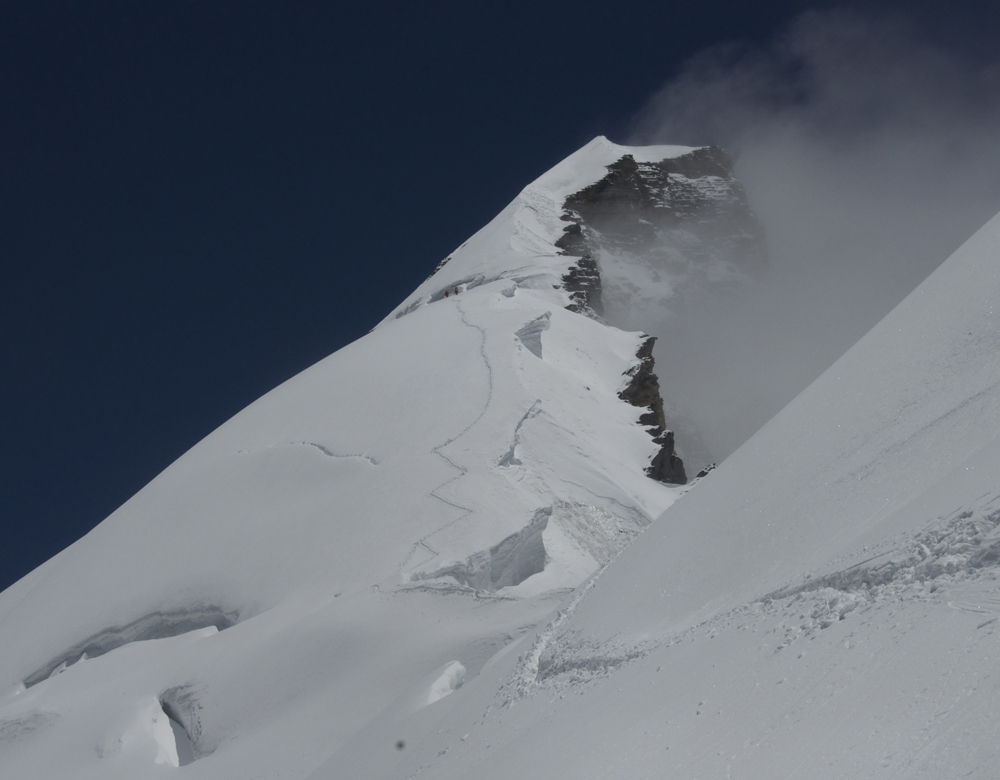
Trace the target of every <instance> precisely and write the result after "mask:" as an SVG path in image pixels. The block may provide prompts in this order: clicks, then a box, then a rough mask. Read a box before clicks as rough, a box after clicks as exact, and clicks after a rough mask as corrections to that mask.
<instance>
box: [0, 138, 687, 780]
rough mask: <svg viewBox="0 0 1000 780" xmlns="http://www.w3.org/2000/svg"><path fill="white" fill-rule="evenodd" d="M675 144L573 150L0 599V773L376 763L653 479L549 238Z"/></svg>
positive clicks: (594, 555) (624, 520)
mask: <svg viewBox="0 0 1000 780" xmlns="http://www.w3.org/2000/svg"><path fill="white" fill-rule="evenodd" d="M688 151H689V150H687V149H683V148H679V147H678V148H675V147H654V148H649V149H631V150H629V149H625V148H623V147H617V146H615V145H614V144H610V143H609V142H608V141H606V140H605V139H597V140H596V141H594V142H593V143H591V144H590V145H588V146H587V147H585V148H584V149H582V150H581V151H580V152H578V153H577V154H575V155H573V156H572V157H571V158H569V159H568V160H567V161H566V162H564V163H563V164H561V165H559V166H557V167H556V168H555V169H553V171H550V172H549V173H548V174H546V175H545V176H543V177H541V178H540V179H539V180H538V181H536V182H535V183H533V184H532V185H531V186H529V187H528V188H527V189H526V190H525V191H524V192H523V193H522V194H521V196H519V198H518V199H517V200H516V201H515V202H514V203H513V204H511V206H510V207H508V208H507V209H506V210H505V211H504V212H503V213H502V214H501V215H500V216H499V217H498V218H497V219H495V220H494V221H493V222H491V223H490V225H488V226H487V227H486V228H484V229H483V230H482V231H480V232H479V233H477V234H476V236H474V237H473V238H472V239H470V241H469V242H467V244H465V245H463V247H462V248H460V249H459V250H457V251H456V252H455V253H454V254H453V255H452V259H451V261H450V262H449V263H448V264H447V265H445V266H444V267H443V268H441V269H440V270H439V271H438V272H437V273H436V274H435V275H434V276H433V277H431V279H429V280H428V281H427V282H425V283H424V284H423V285H422V286H421V287H420V288H419V289H418V290H417V291H416V292H415V293H414V295H413V296H412V297H411V298H410V299H408V300H407V301H406V302H404V304H403V305H402V306H401V307H400V309H399V310H397V311H396V312H394V313H393V314H392V315H391V316H390V317H388V318H387V319H386V320H385V321H384V322H383V323H381V324H380V325H379V327H377V328H376V329H375V330H374V331H373V332H372V333H370V334H369V335H368V336H366V337H365V338H363V339H361V340H359V341H358V342H356V343H354V344H352V345H350V346H348V347H347V348H345V349H343V350H340V351H339V352H337V353H336V354H334V355H332V356H331V357H329V358H328V359H326V360H324V361H322V362H320V363H318V364H317V365H315V366H313V367H312V368H310V369H308V370H307V371H305V372H303V373H302V374H300V375H298V376H296V377H294V378H293V379H291V380H289V381H288V382H286V383H284V384H283V385H281V386H280V387H278V388H277V389H275V390H274V391H272V392H271V393H269V394H267V395H266V396H264V397H263V398H261V399H260V400H258V401H257V402H256V403H254V404H252V405H251V406H250V407H248V408H247V409H245V410H244V411H243V412H241V413H240V414H238V415H237V416H236V417H234V418H233V419H232V420H230V421H229V422H227V423H226V424H225V425H223V426H222V427H220V428H219V429H218V430H216V431H215V432H214V433H213V434H211V435H210V436H208V437H207V438H206V439H205V440H203V441H202V442H200V443H199V444H198V445H197V446H195V447H194V448H192V449H191V450H190V451H189V452H188V453H186V454H185V455H184V456H183V457H181V458H180V459H179V460H178V461H177V462H175V463H174V464H173V465H171V466H170V467H169V468H168V469H167V470H166V471H164V472H163V473H162V474H161V475H159V476H158V477H157V478H156V479H155V480H153V481H152V482H151V483H150V484H149V485H148V486H147V487H146V488H144V489H143V490H142V491H140V492H139V493H138V494H137V495H136V496H135V497H133V498H132V499H131V500H130V501H129V502H128V503H126V504H125V505H124V506H123V507H121V508H120V509H119V510H118V511H116V512H115V513H114V514H113V515H112V516H111V517H109V518H108V519H107V520H106V521H105V522H104V523H102V524H101V525H100V526H99V527H98V528H96V529H95V530H94V531H93V532H91V533H90V534H88V535H87V536H86V537H85V538H83V539H81V540H80V541H79V542H77V543H76V544H74V545H73V546H72V547H70V548H69V549H67V550H65V551H64V552H63V553H61V554H60V555H59V556H57V557H56V558H54V559H53V560H51V561H49V562H48V563H47V564H45V565H44V566H42V567H41V568H39V569H38V570H36V571H35V572H33V573H32V574H31V575H29V576H28V577H26V578H25V579H24V580H22V581H21V582H19V583H17V584H16V585H14V586H13V587H12V588H10V589H8V590H7V591H5V592H4V593H3V594H0V637H2V643H3V652H2V653H0V776H2V777H4V778H5V779H6V778H37V777H60V778H88V777H94V778H98V777H99V778H102V779H105V780H107V779H108V778H119V777H120V778H137V777H147V776H149V777H152V776H160V775H162V774H163V773H169V772H171V771H177V767H179V766H180V767H182V771H184V772H185V773H186V775H187V776H190V777H205V778H215V777H246V778H250V777H260V778H265V777H266V778H301V777H305V776H306V775H308V774H309V773H310V772H311V771H313V770H314V769H315V768H316V767H317V766H319V765H320V764H321V763H322V762H323V761H324V760H325V759H327V757H329V756H330V755H331V754H337V755H340V756H341V757H343V756H346V755H359V756H360V755H363V756H364V760H365V761H366V762H367V763H366V764H365V767H366V769H365V773H363V774H366V776H367V774H368V773H369V772H376V771H377V770H378V768H379V767H381V766H383V765H385V766H391V765H392V764H394V763H395V762H397V761H398V760H399V756H400V755H401V753H400V751H399V750H398V749H397V748H396V744H397V743H402V744H404V745H406V744H412V743H413V742H414V740H417V739H418V738H419V737H420V734H421V733H422V730H423V729H425V727H426V724H427V722H428V721H427V719H426V718H424V717H423V716H421V715H419V714H415V713H419V712H421V711H423V710H424V709H425V708H426V709H434V710H435V711H440V709H441V708H442V707H444V706H450V705H448V704H447V703H448V702H450V701H452V700H455V699H456V698H457V697H458V696H459V695H460V694H461V693H462V691H464V690H465V688H464V687H462V682H463V681H467V680H471V679H475V677H476V675H478V674H479V673H480V671H481V670H482V668H483V666H484V664H485V663H486V662H487V660H488V659H490V658H491V657H494V656H495V655H496V654H497V653H498V652H501V651H502V649H503V648H504V647H505V646H506V645H508V644H509V643H511V642H513V641H514V640H516V639H517V637H519V636H521V635H523V634H524V633H525V632H527V631H528V630H530V628H531V627H532V626H533V625H534V624H535V623H536V622H537V621H538V620H540V619H541V618H542V617H543V616H544V615H545V614H546V613H548V612H549V611H550V610H551V609H552V608H553V607H554V606H555V604H557V603H558V601H559V599H561V598H562V597H563V596H564V595H565V594H566V593H567V592H568V591H569V590H570V589H572V588H573V587H575V586H576V585H578V584H579V583H580V582H582V581H584V580H585V579H586V578H587V577H588V576H589V575H591V574H592V573H593V572H595V571H597V570H598V569H599V567H601V566H603V565H605V564H606V563H607V562H608V561H609V560H611V559H613V558H614V557H615V556H616V555H617V554H618V553H619V552H620V551H621V549H622V548H623V547H624V546H625V545H626V544H627V543H628V542H629V541H631V540H632V539H633V538H634V537H635V536H636V535H637V534H638V533H639V532H640V531H641V530H642V529H643V528H644V527H645V526H647V525H648V524H649V522H650V520H651V518H653V517H656V516H657V515H659V514H660V513H661V512H662V511H663V510H664V509H665V508H666V507H667V506H669V505H670V504H671V503H672V502H673V501H674V500H675V498H676V497H677V495H678V493H679V491H678V489H677V488H676V487H670V486H666V485H664V484H661V483H659V482H656V481H654V480H652V479H650V478H649V477H648V476H647V475H646V473H645V472H646V469H647V468H648V467H649V464H650V462H651V461H652V460H653V458H654V457H655V456H656V455H657V454H658V451H659V450H660V444H658V443H657V442H656V441H654V440H653V439H652V438H651V436H650V435H649V433H648V432H647V430H646V429H645V428H646V426H645V425H644V424H642V421H641V420H640V418H641V417H642V416H643V414H644V411H645V410H644V409H642V408H639V407H637V406H634V405H632V404H630V403H628V402H627V401H626V400H623V398H622V397H621V394H622V393H623V391H625V390H626V389H627V388H628V386H629V384H630V382H631V381H632V380H633V378H634V374H635V373H636V370H637V369H638V368H639V367H640V364H641V361H640V359H639V358H638V357H637V353H638V352H639V351H640V347H641V345H642V344H643V343H644V337H643V336H642V334H637V333H626V332H623V331H621V330H618V329H616V328H612V327H609V326H607V325H605V324H603V323H602V322H599V321H597V320H595V319H593V318H590V317H587V316H584V315H582V314H580V313H576V312H573V311H570V310H569V309H568V308H567V306H569V305H570V303H571V293H570V292H569V291H567V290H566V289H565V288H564V287H563V285H562V284H561V279H562V277H563V276H564V275H565V274H566V272H567V269H568V268H569V266H570V265H572V263H573V262H574V258H573V257H571V256H568V255H566V254H564V253H563V252H562V251H561V250H560V249H559V248H558V247H556V246H555V242H556V241H557V240H558V238H559V237H560V236H561V235H562V234H563V229H564V226H565V224H566V223H565V222H564V221H562V220H561V219H560V217H561V215H562V207H563V201H564V200H565V197H566V195H567V194H569V193H572V192H577V191H579V190H580V189H582V188H584V187H586V186H588V185H589V184H592V183H593V182H595V181H597V180H599V179H600V178H601V177H602V176H604V175H605V174H606V170H607V169H606V166H607V165H608V164H610V163H612V162H614V161H615V160H618V159H620V158H621V156H622V155H623V154H626V153H628V154H632V155H633V157H634V158H635V159H641V160H650V161H654V160H659V159H662V158H664V157H671V156H678V155H681V154H684V153H686V152H688ZM352 751H354V752H352ZM359 751H360V752H359ZM345 760H346V759H345Z"/></svg>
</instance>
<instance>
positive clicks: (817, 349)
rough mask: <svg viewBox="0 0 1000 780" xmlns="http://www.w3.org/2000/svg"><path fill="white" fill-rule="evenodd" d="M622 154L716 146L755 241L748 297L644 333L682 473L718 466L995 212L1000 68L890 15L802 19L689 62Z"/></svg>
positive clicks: (701, 303) (658, 319)
mask: <svg viewBox="0 0 1000 780" xmlns="http://www.w3.org/2000/svg"><path fill="white" fill-rule="evenodd" d="M630 143H633V144H649V143H681V144H691V145H703V144H710V143H711V144H719V145H721V146H724V147H726V148H728V149H730V150H731V151H733V152H734V153H735V154H736V155H737V164H736V170H737V175H738V176H739V177H740V179H741V180H742V181H743V182H744V184H745V185H746V187H747V191H748V194H749V197H750V201H751V205H752V206H753V207H754V208H755V209H756V211H757V213H758V215H759V216H760V218H761V220H762V222H763V224H764V226H765V229H766V232H767V239H768V244H769V250H770V255H771V260H770V271H769V273H768V275H767V277H766V278H765V279H763V280H761V281H759V282H757V283H756V284H755V285H754V286H753V288H752V289H751V290H749V291H748V292H746V293H744V294H742V295H741V296H738V297H736V298H734V297H732V296H729V297H726V298H725V299H723V298H722V297H720V296H713V295H710V294H708V295H705V296H702V297H701V298H700V299H698V300H696V301H686V302H685V304H684V307H683V310H682V312H681V314H680V315H679V316H678V315H677V313H676V312H675V313H674V315H673V318H672V319H671V320H670V321H669V322H668V321H667V319H666V318H665V314H664V313H663V312H650V313H649V315H648V316H649V322H647V323H644V326H645V327H646V329H647V330H649V331H650V332H652V333H656V334H658V335H660V336H661V341H660V344H659V345H658V351H657V354H656V357H657V365H658V370H659V373H660V374H661V381H662V384H663V386H664V390H665V394H666V395H667V396H668V397H669V398H670V399H672V400H673V401H674V402H675V403H676V404H677V407H678V408H679V409H681V410H682V411H684V412H686V413H687V414H689V415H690V416H691V417H692V418H693V419H694V422H695V424H696V425H697V427H698V429H699V431H700V433H701V436H702V438H703V440H704V443H705V446H706V449H707V452H703V453H701V454H700V455H694V457H693V460H695V461H698V460H701V459H707V458H712V459H721V458H723V457H725V456H726V455H728V454H729V453H730V452H732V451H733V449H735V448H736V447H737V446H738V445H739V444H740V443H741V442H742V441H743V440H745V439H746V438H747V437H748V436H749V435H751V434H752V433H753V432H754V431H755V430H756V429H757V428H759V427H760V425H762V424H763V423H764V422H766V420H767V419H769V418H770V417H771V416H772V415H773V414H774V413H776V412H777V411H778V410H779V409H780V408H781V407H782V406H783V405H784V404H785V403H787V402H788V401H789V400H791V398H792V397H794V395H795V394H797V393H798V392H799V391H800V390H802V389H803V388H804V387H805V386H806V385H807V384H808V383H809V382H810V381H812V379H814V378H815V377H816V376H818V374H819V373H821V372H822V370H823V369H825V368H826V367H827V366H829V365H830V364H831V363H832V362H833V361H834V360H835V359H836V358H837V357H838V356H839V355H840V354H842V353H843V352H844V351H845V350H846V349H848V348H849V347H850V346H851V345H852V344H853V343H854V342H855V341H856V340H857V339H858V338H860V337H861V336H862V335H864V333H865V332H866V331H867V330H868V329H869V328H871V327H872V326H873V325H874V324H875V323H876V322H877V321H878V320H879V319H881V317H882V316H884V315H885V314H886V313H888V312H889V310H891V308H892V307H893V306H894V305H895V304H896V303H898V302H899V301H900V300H901V299H902V298H904V297H905V296H906V295H907V294H908V293H909V292H910V291H911V290H912V289H913V288H914V287H915V286H916V285H917V284H919V282H920V281H921V280H922V279H923V278H924V277H926V276H927V274H928V273H930V272H931V271H932V270H933V269H934V268H935V267H937V265H938V264H940V263H941V262H942V261H943V260H944V259H946V258H947V256H948V255H949V254H950V253H951V252H952V251H954V250H955V249H956V248H957V247H958V246H959V245H960V244H961V243H962V242H963V241H964V240H965V239H967V238H968V237H969V236H970V235H971V234H972V233H973V232H975V230H976V229H978V228H979V227H980V226H981V225H982V224H983V223H984V222H985V221H986V220H988V219H989V218H990V217H992V216H993V215H994V214H995V213H996V212H997V211H998V209H1000V68H998V67H997V65H996V64H992V65H985V66H984V65H983V64H981V63H979V64H975V63H973V62H971V61H969V60H967V59H966V58H965V57H964V56H963V54H962V52H959V51H956V50H954V49H953V48H951V49H949V48H946V47H943V46H940V45H936V44H935V43H933V42H932V41H930V40H929V39H928V38H927V36H925V35H923V34H921V32H920V31H919V30H918V29H917V28H916V27H915V26H914V25H912V24H910V23H909V22H908V21H907V20H906V19H903V18H901V17H899V16H893V17H879V18H876V17H869V16H864V15H859V14H857V13H853V12H844V11H838V12H825V13H816V12H810V13H807V14H805V15H803V16H801V17H799V18H798V19H797V20H796V21H795V22H794V23H793V24H792V25H791V26H790V27H789V28H788V29H787V30H786V31H785V32H784V33H782V34H781V35H780V36H779V37H778V38H777V39H775V40H774V41H773V42H772V43H771V44H770V45H768V46H766V47H763V48H754V47H749V46H745V45H739V44H734V45H730V46H723V47H718V48H714V49H711V50H708V51H705V52H703V53H702V54H700V55H698V56H697V57H695V58H694V59H692V60H691V61H690V62H689V63H687V65H686V67H685V68H684V69H683V71H682V72H681V73H680V75H679V76H678V77H677V78H675V79H673V80H671V81H670V82H668V83H667V84H666V85H664V87H663V88H662V89H661V90H660V91H659V92H658V93H657V94H656V95H654V96H653V97H652V98H651V99H650V101H649V102H648V104H647V106H646V107H645V108H644V109H643V111H642V112H641V113H640V114H639V115H638V117H637V118H636V120H635V124H634V132H633V135H632V138H631V139H630ZM998 262H1000V259H998ZM679 438H680V439H681V441H680V446H681V447H682V448H683V446H684V442H683V437H679ZM693 449H694V448H693ZM692 465H697V463H695V464H692Z"/></svg>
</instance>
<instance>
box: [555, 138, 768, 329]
mask: <svg viewBox="0 0 1000 780" xmlns="http://www.w3.org/2000/svg"><path fill="white" fill-rule="evenodd" d="M607 171H608V172H607V175H606V176H604V178H602V179H601V180H600V181H598V182H595V183H594V184H591V185H589V186H587V187H585V188H583V189H582V190H580V191H579V192H575V193H573V194H571V195H570V196H569V197H567V198H566V201H565V214H564V215H563V219H564V220H566V221H567V222H569V223H570V224H569V225H568V226H567V227H566V228H565V233H564V235H563V236H562V237H561V238H560V239H559V241H557V242H556V244H557V246H559V247H560V248H561V249H563V250H564V251H566V252H567V254H570V255H575V256H578V257H579V258H580V260H579V261H578V262H577V265H576V268H575V269H571V270H570V273H568V274H567V276H566V277H564V283H565V284H566V286H567V289H568V290H570V291H571V292H572V293H573V294H574V296H575V297H574V303H573V305H574V306H575V307H577V308H579V309H581V310H590V311H593V312H594V313H596V314H604V313H605V312H606V313H607V315H608V316H609V319H610V320H611V322H612V323H613V324H618V325H623V324H625V320H626V319H627V310H628V309H630V308H634V307H635V306H636V305H640V306H642V305H651V304H659V305H663V304H667V303H668V302H669V300H670V299H671V298H672V297H674V296H675V295H676V294H678V292H681V291H683V289H684V288H686V287H689V286H690V285H694V284H709V283H719V282H729V283H733V282H739V281H740V280H741V279H742V278H743V277H745V276H746V275H748V274H754V273H756V272H758V271H760V270H761V269H762V268H763V267H764V265H765V263H766V249H765V244H764V238H763V231H762V230H761V227H760V224H759V222H758V221H757V217H756V215H755V214H754V213H753V211H752V210H751V209H750V206H749V204H748V203H747V199H746V194H745V193H744V191H743V187H742V185H741V184H740V183H739V181H737V180H736V178H735V176H734V175H733V169H732V160H731V159H730V157H729V155H728V154H727V153H726V152H725V150H723V149H720V148H719V147H715V146H712V147H706V148H702V149H695V150H693V151H691V152H689V153H687V154H684V155H681V156H679V157H673V158H667V159H664V160H659V161H653V162H637V161H636V159H635V158H634V157H633V156H632V155H629V154H625V155H623V156H622V157H621V159H619V160H617V161H616V162H614V163H612V164H611V165H609V166H608V167H607Z"/></svg>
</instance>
